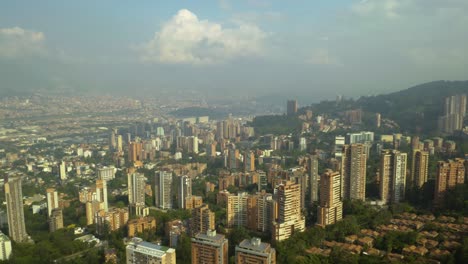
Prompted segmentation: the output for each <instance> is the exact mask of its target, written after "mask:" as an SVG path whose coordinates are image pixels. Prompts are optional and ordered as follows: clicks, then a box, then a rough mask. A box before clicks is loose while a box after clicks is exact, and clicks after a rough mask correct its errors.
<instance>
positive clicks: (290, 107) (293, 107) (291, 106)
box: [286, 100, 297, 115]
mask: <svg viewBox="0 0 468 264" xmlns="http://www.w3.org/2000/svg"><path fill="white" fill-rule="evenodd" d="M296 113H297V100H288V103H287V105H286V114H287V115H295V114H296Z"/></svg>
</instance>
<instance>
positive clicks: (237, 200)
mask: <svg viewBox="0 0 468 264" xmlns="http://www.w3.org/2000/svg"><path fill="white" fill-rule="evenodd" d="M248 197H249V195H248V193H245V192H239V193H238V194H237V195H236V194H228V195H227V202H226V224H227V227H228V228H233V227H240V226H244V227H245V226H247V211H248V207H247V199H248Z"/></svg>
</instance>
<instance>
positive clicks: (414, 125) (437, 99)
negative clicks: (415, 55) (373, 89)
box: [356, 81, 468, 132]
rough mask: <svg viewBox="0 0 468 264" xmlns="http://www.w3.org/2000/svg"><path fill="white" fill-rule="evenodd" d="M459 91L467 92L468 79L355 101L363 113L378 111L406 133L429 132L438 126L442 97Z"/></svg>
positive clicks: (423, 85) (460, 92)
mask: <svg viewBox="0 0 468 264" xmlns="http://www.w3.org/2000/svg"><path fill="white" fill-rule="evenodd" d="M459 94H467V95H468V81H435V82H430V83H425V84H421V85H417V86H414V87H411V88H409V89H406V90H403V91H399V92H395V93H391V94H386V95H378V96H372V97H361V98H360V99H359V100H357V101H356V104H357V105H360V106H361V107H362V109H363V110H364V111H366V112H378V113H381V114H382V117H384V118H390V119H393V120H395V121H397V122H398V123H399V124H400V126H401V127H402V128H403V129H404V130H407V131H409V132H429V131H434V130H435V129H437V119H438V117H439V116H440V115H442V113H443V107H444V98H445V97H447V96H451V95H459Z"/></svg>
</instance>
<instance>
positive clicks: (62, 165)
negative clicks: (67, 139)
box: [59, 161, 67, 181]
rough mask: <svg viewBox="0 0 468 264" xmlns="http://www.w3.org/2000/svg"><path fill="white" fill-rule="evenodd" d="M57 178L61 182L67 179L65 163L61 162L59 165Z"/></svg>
mask: <svg viewBox="0 0 468 264" xmlns="http://www.w3.org/2000/svg"><path fill="white" fill-rule="evenodd" d="M59 177H60V180H61V181H64V180H66V179H67V164H66V163H65V161H62V162H60V164H59Z"/></svg>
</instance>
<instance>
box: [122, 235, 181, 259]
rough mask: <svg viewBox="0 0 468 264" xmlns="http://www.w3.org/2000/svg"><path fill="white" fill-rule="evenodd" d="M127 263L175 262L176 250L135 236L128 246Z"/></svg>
mask: <svg viewBox="0 0 468 264" xmlns="http://www.w3.org/2000/svg"><path fill="white" fill-rule="evenodd" d="M126 255H127V264H156V263H157V264H175V263H176V251H175V249H173V248H169V247H164V246H159V245H156V244H153V243H149V242H146V241H143V239H141V238H137V237H134V238H133V239H132V241H131V242H130V243H129V244H128V245H127V247H126Z"/></svg>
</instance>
